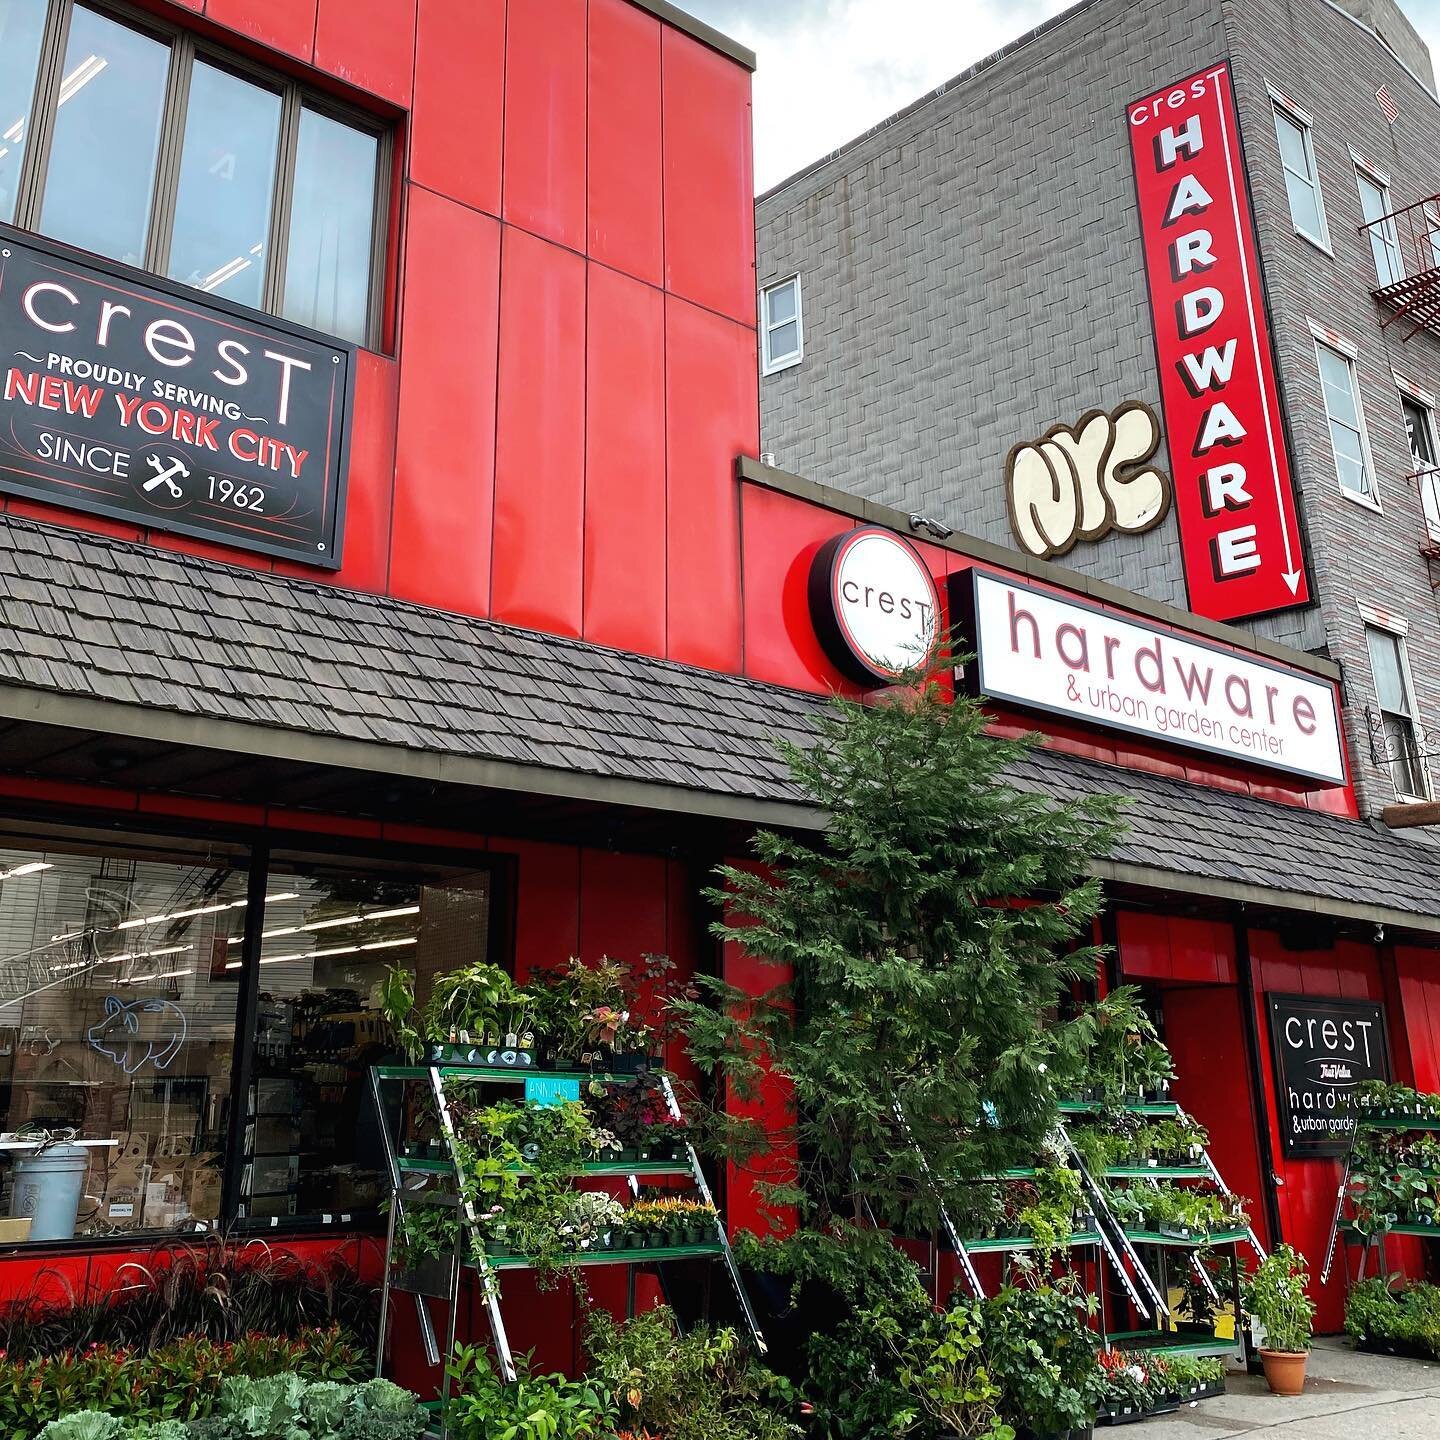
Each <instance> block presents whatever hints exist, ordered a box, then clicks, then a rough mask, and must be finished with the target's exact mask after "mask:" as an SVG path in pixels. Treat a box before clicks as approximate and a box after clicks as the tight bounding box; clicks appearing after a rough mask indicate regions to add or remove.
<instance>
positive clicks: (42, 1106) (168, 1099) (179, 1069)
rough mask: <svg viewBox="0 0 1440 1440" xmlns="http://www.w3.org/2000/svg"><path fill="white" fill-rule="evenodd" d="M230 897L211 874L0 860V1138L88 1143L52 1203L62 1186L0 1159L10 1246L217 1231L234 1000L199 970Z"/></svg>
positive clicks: (80, 858) (136, 861)
mask: <svg viewBox="0 0 1440 1440" xmlns="http://www.w3.org/2000/svg"><path fill="white" fill-rule="evenodd" d="M245 883H246V882H245V874H244V871H243V869H238V870H237V869H235V868H232V866H231V865H230V864H229V863H219V864H208V865H192V864H172V863H167V862H163V861H158V860H155V859H152V858H144V857H141V856H134V855H129V854H127V853H125V852H124V851H121V850H95V851H91V852H73V853H72V852H63V851H59V850H50V851H36V850H27V849H12V848H8V847H7V848H3V849H0V1128H3V1131H4V1134H5V1136H7V1137H9V1136H13V1135H14V1132H16V1131H17V1130H19V1129H21V1127H35V1128H38V1129H40V1130H43V1131H49V1132H56V1131H60V1132H74V1136H75V1138H77V1139H79V1140H81V1141H84V1142H88V1143H86V1144H85V1145H83V1146H82V1147H80V1149H79V1150H76V1151H71V1152H69V1157H68V1158H73V1159H74V1160H75V1162H76V1163H75V1168H74V1171H73V1172H72V1175H71V1177H70V1179H73V1183H74V1188H73V1191H71V1192H69V1193H68V1194H64V1193H62V1194H60V1195H58V1196H57V1195H56V1193H55V1192H54V1190H53V1189H49V1188H48V1187H53V1186H59V1187H60V1189H61V1191H62V1192H63V1191H64V1189H65V1184H68V1183H69V1181H68V1180H66V1177H65V1176H63V1175H62V1176H59V1177H56V1176H53V1175H27V1166H26V1161H25V1154H24V1152H23V1151H20V1152H16V1151H14V1150H9V1149H5V1148H3V1147H0V1156H3V1157H4V1158H5V1159H6V1160H7V1162H8V1163H6V1164H5V1166H4V1168H3V1184H4V1189H5V1205H4V1207H3V1208H4V1211H5V1212H6V1213H10V1214H18V1215H22V1216H29V1217H30V1219H31V1233H30V1234H29V1235H28V1236H27V1238H28V1239H31V1240H35V1241H44V1240H55V1239H68V1238H70V1236H71V1235H74V1234H80V1235H111V1234H125V1233H129V1232H132V1231H163V1230H175V1229H180V1228H183V1229H194V1228H196V1227H197V1226H199V1227H201V1228H208V1227H209V1226H210V1225H212V1224H214V1223H216V1222H218V1220H219V1218H220V1202H221V1194H220V1190H221V1186H220V1179H221V1174H222V1171H223V1163H222V1156H223V1153H224V1148H225V1134H226V1127H227V1121H228V1118H229V1102H230V1073H231V1062H232V1057H233V1051H234V1044H235V1020H236V1001H237V996H238V992H239V987H238V986H237V985H236V984H235V983H234V979H233V977H231V976H228V975H226V974H225V972H224V968H223V960H222V962H221V963H220V964H219V966H218V967H217V964H216V959H217V957H222V956H223V955H224V954H225V953H226V952H227V951H228V950H229V948H230V946H229V943H228V942H229V941H230V940H231V939H232V938H233V937H234V936H236V935H238V934H239V933H240V931H241V927H242V926H243V925H244V918H245V903H246V897H245ZM56 1153H57V1152H54V1151H52V1152H51V1154H52V1155H55V1154H56ZM59 1153H62V1154H63V1153H64V1152H59ZM62 1181H64V1182H65V1184H62ZM37 1197H42V1198H41V1199H40V1200H39V1201H38V1202H37ZM57 1207H58V1208H57Z"/></svg>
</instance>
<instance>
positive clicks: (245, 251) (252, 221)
mask: <svg viewBox="0 0 1440 1440" xmlns="http://www.w3.org/2000/svg"><path fill="white" fill-rule="evenodd" d="M279 138H280V96H279V95H278V94H276V93H275V92H274V91H272V90H265V89H263V88H262V87H260V86H259V85H252V84H250V83H249V82H248V81H245V80H241V79H239V78H238V77H236V76H234V75H231V74H229V73H228V72H226V71H224V70H220V69H217V68H216V67H215V66H214V65H207V64H205V63H204V62H203V61H198V60H197V61H196V62H195V66H194V69H193V70H192V72H191V77H190V103H189V109H188V111H187V115H186V121H185V144H184V148H183V150H182V151H181V158H180V188H179V193H178V195H177V197H176V202H175V228H174V231H173V232H172V237H171V241H170V278H171V279H172V280H181V281H184V282H185V284H187V285H194V286H196V287H197V288H199V289H201V290H204V291H206V292H207V293H208V294H211V295H223V296H224V297H225V298H226V299H228V300H234V301H236V302H237V303H238V304H241V305H259V304H260V303H261V301H262V299H263V297H264V293H265V274H266V271H267V270H268V268H269V256H268V255H267V254H266V246H267V245H268V243H269V238H270V212H271V205H272V202H273V198H274V191H275V158H276V150H277V146H278V144H279Z"/></svg>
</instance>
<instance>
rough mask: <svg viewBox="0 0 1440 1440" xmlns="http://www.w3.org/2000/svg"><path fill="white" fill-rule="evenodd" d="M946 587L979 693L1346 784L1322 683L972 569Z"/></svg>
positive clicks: (1336, 725)
mask: <svg viewBox="0 0 1440 1440" xmlns="http://www.w3.org/2000/svg"><path fill="white" fill-rule="evenodd" d="M952 584H953V585H954V587H955V588H954V590H953V591H952V598H951V609H952V613H954V614H957V615H964V616H965V617H966V622H967V624H966V630H967V634H966V641H967V643H968V645H969V647H970V648H971V649H972V650H973V651H974V653H975V655H976V657H977V658H976V661H975V664H974V666H973V667H972V669H973V670H974V672H975V675H974V681H975V685H976V688H978V690H979V692H980V693H981V694H982V695H986V696H989V697H990V698H992V699H995V700H1003V701H1009V702H1011V703H1013V704H1016V705H1022V706H1026V707H1028V708H1030V709H1035V710H1044V711H1047V712H1048V713H1050V714H1054V715H1062V716H1065V717H1066V718H1068V719H1072V720H1077V721H1079V722H1081V723H1083V724H1086V725H1099V726H1104V727H1105V728H1106V729H1109V730H1123V731H1127V732H1129V733H1130V734H1135V735H1143V736H1146V737H1148V738H1150V739H1152V740H1156V741H1160V742H1162V743H1164V744H1167V745H1180V746H1184V747H1185V748H1187V749H1191V750H1204V751H1206V752H1208V753H1210V754H1212V755H1220V756H1223V757H1225V758H1226V759H1228V760H1238V761H1243V762H1245V763H1247V764H1252V765H1263V766H1265V767H1266V768H1268V769H1271V770H1283V771H1285V772H1286V773H1288V774H1291V775H1302V776H1305V777H1306V778H1308V779H1310V780H1316V781H1319V782H1321V783H1322V784H1325V785H1343V784H1344V783H1345V754H1344V746H1343V743H1342V740H1341V730H1340V711H1339V703H1338V697H1337V695H1336V691H1335V687H1334V686H1333V685H1331V684H1329V683H1327V682H1326V681H1323V680H1320V679H1317V678H1316V677H1314V676H1312V675H1306V674H1304V673H1303V672H1301V671H1298V670H1290V669H1286V668H1284V667H1282V666H1279V665H1274V664H1271V663H1270V662H1268V661H1263V660H1258V659H1255V658H1252V657H1251V656H1248V655H1246V654H1244V653H1243V652H1241V651H1237V650H1227V649H1225V648H1224V647H1223V646H1220V645H1212V644H1209V643H1207V642H1205V641H1201V640H1197V639H1195V638H1193V637H1190V636H1187V635H1184V634H1181V633H1179V632H1177V631H1173V630H1165V629H1162V628H1160V627H1158V626H1151V625H1147V624H1145V623H1144V622H1141V621H1135V620H1128V619H1123V618H1122V617H1121V616H1119V615H1118V614H1115V613H1113V612H1111V611H1108V610H1101V609H1098V608H1096V607H1095V606H1091V605H1084V604H1080V603H1078V602H1076V601H1073V600H1068V599H1065V598H1064V597H1062V596H1060V595H1056V594H1053V593H1051V592H1049V591H1045V590H1038V589H1034V588H1032V587H1030V586H1028V585H1019V584H1015V583H1013V582H1011V581H1008V580H1004V579H1001V578H999V577H998V576H993V575H986V574H982V573H981V572H979V571H972V572H970V574H968V575H957V576H955V577H954V580H953V581H952Z"/></svg>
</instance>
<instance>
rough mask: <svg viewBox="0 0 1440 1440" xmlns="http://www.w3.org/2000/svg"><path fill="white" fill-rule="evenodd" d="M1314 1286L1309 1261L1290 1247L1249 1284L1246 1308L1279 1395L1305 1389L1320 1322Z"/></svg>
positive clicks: (1276, 1254) (1270, 1259)
mask: <svg viewBox="0 0 1440 1440" xmlns="http://www.w3.org/2000/svg"><path fill="white" fill-rule="evenodd" d="M1309 1283H1310V1275H1309V1272H1308V1271H1307V1269H1306V1267H1305V1257H1304V1256H1303V1255H1301V1254H1300V1252H1299V1251H1298V1250H1295V1249H1294V1248H1293V1247H1291V1246H1289V1245H1281V1246H1279V1247H1277V1248H1276V1249H1275V1250H1274V1251H1272V1252H1271V1253H1270V1254H1269V1255H1267V1256H1266V1257H1265V1259H1264V1260H1262V1261H1261V1262H1260V1264H1259V1265H1257V1266H1256V1267H1255V1269H1254V1271H1253V1272H1252V1273H1251V1274H1250V1276H1249V1278H1248V1279H1247V1280H1246V1282H1245V1289H1244V1300H1245V1310H1246V1312H1247V1313H1248V1314H1249V1315H1250V1317H1251V1318H1252V1319H1253V1320H1254V1321H1255V1323H1256V1324H1257V1325H1258V1326H1259V1327H1260V1329H1261V1331H1262V1332H1263V1334H1264V1337H1265V1339H1264V1343H1262V1344H1261V1346H1260V1361H1261V1364H1263V1365H1264V1367H1265V1383H1266V1384H1267V1385H1269V1387H1270V1388H1271V1390H1273V1391H1274V1392H1275V1394H1277V1395H1298V1394H1300V1392H1301V1391H1302V1390H1303V1389H1304V1388H1305V1363H1306V1361H1307V1360H1308V1359H1309V1357H1310V1327H1311V1325H1312V1323H1313V1322H1314V1319H1315V1302H1314V1301H1313V1300H1311V1298H1310V1296H1309V1293H1308V1291H1307V1288H1306V1287H1307V1286H1308V1285H1309Z"/></svg>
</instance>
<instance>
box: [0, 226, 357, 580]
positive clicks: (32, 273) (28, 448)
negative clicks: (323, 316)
mask: <svg viewBox="0 0 1440 1440" xmlns="http://www.w3.org/2000/svg"><path fill="white" fill-rule="evenodd" d="M354 369H355V357H354V350H353V347H351V346H349V345H347V344H344V343H341V342H336V341H332V340H327V339H326V338H324V337H323V336H319V335H314V334H311V333H310V332H308V331H305V330H301V329H299V328H297V327H295V326H292V325H288V324H286V323H285V322H283V321H278V320H275V319H273V318H272V317H270V316H262V315H258V314H256V313H254V312H251V311H248V310H244V309H241V308H240V307H238V306H233V305H230V304H227V303H225V302H223V301H217V300H213V299H211V298H210V297H208V296H203V295H201V294H200V293H199V292H198V291H195V290H190V289H186V288H184V287H182V286H176V285H171V284H169V283H168V282H166V281H163V280H159V279H157V278H156V277H154V276H150V275H142V274H140V273H139V272H136V271H131V270H128V269H126V268H124V267H121V266H111V265H108V264H106V263H104V262H102V261H97V260H94V259H90V258H88V257H86V258H81V257H80V256H78V255H77V254H75V253H74V252H72V251H69V250H67V249H64V248H62V247H59V246H52V245H50V244H49V243H47V242H45V241H41V240H36V239H35V238H34V237H32V236H29V235H21V234H20V233H19V232H17V231H15V230H12V229H8V228H5V227H0V489H4V490H6V491H9V492H11V493H13V494H20V495H27V496H30V497H31V498H33V499H36V500H48V501H50V502H51V503H53V504H58V505H65V506H68V507H70V508H72V509H76V510H88V511H92V512H94V513H97V514H101V515H112V516H115V517H117V518H119V519H122V520H130V521H133V522H135V523H137V524H140V525H146V526H153V527H155V528H157V529H162V530H174V531H178V532H179V533H181V534H185V535H197V536H202V537H204V538H205V539H207V540H216V541H220V542H222V543H223V544H226V545H235V546H239V547H241V548H242V549H247V550H258V551H262V552H263V553H265V554H267V555H281V556H284V557H285V558H286V559H290V560H298V561H303V562H305V563H307V564H311V565H318V566H323V567H325V568H326V569H336V568H338V567H339V564H340V537H341V534H342V526H341V521H342V519H343V511H344V488H345V471H346V466H347V450H346V441H347V432H348V429H349V413H350V403H351V387H352V385H353V376H354Z"/></svg>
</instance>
